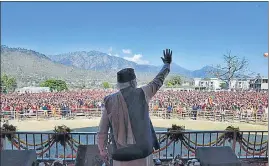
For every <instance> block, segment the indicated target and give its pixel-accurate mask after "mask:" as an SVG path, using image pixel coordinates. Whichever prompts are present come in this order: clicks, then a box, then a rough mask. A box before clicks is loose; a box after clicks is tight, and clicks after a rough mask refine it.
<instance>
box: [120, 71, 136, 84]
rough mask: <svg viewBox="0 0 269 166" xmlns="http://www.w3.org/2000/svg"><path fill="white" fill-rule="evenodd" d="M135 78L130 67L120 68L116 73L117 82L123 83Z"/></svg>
mask: <svg viewBox="0 0 269 166" xmlns="http://www.w3.org/2000/svg"><path fill="white" fill-rule="evenodd" d="M135 78H136V76H135V72H134V69H132V68H125V69H122V70H120V71H119V72H118V73H117V81H118V83H125V82H129V81H131V80H134V79H135Z"/></svg>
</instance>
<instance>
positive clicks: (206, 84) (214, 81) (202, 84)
mask: <svg viewBox="0 0 269 166" xmlns="http://www.w3.org/2000/svg"><path fill="white" fill-rule="evenodd" d="M222 82H223V81H221V80H220V79H218V78H207V79H203V78H194V86H195V87H196V88H199V89H204V90H212V91H216V90H219V89H221V88H220V84H221V83H222Z"/></svg>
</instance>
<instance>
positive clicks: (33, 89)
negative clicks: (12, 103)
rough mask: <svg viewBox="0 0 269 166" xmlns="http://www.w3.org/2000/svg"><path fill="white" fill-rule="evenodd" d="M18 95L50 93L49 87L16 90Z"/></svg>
mask: <svg viewBox="0 0 269 166" xmlns="http://www.w3.org/2000/svg"><path fill="white" fill-rule="evenodd" d="M16 91H17V92H18V93H42V92H50V88H49V87H23V88H20V89H17V90H16Z"/></svg>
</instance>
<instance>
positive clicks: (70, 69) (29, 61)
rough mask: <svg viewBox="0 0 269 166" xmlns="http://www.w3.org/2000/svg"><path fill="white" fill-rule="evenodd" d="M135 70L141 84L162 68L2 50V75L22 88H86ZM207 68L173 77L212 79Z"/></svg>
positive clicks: (98, 57)
mask: <svg viewBox="0 0 269 166" xmlns="http://www.w3.org/2000/svg"><path fill="white" fill-rule="evenodd" d="M126 67H132V68H134V69H135V71H136V72H137V77H138V80H139V81H140V82H148V81H150V80H151V79H152V78H153V77H154V76H155V74H156V73H157V72H158V71H159V70H160V69H161V66H153V65H140V64H137V63H135V62H131V61H128V60H125V59H123V58H120V57H115V56H110V55H108V54H106V53H102V52H98V51H90V52H85V51H81V52H71V53H65V54H60V55H44V54H41V53H39V52H36V51H33V50H27V49H23V48H9V47H7V46H1V73H6V74H9V75H12V76H15V77H16V78H17V79H18V80H19V81H20V82H22V84H27V83H28V84H30V83H29V82H33V81H34V82H36V83H37V84H38V83H39V82H40V81H42V80H45V79H48V78H57V79H64V80H66V81H68V82H71V83H72V84H85V82H86V83H88V82H89V80H100V81H109V82H115V81H116V78H115V76H116V71H118V70H120V69H122V68H126ZM209 70H212V67H210V66H205V67H204V68H202V69H200V70H196V71H191V70H188V69H185V68H182V67H180V66H179V65H177V64H176V63H173V64H172V65H171V74H172V75H173V74H180V75H182V76H186V77H210V75H208V71H209Z"/></svg>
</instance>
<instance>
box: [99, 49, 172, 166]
mask: <svg viewBox="0 0 269 166" xmlns="http://www.w3.org/2000/svg"><path fill="white" fill-rule="evenodd" d="M163 54H164V57H162V60H163V62H164V65H163V67H162V69H161V71H160V72H159V73H158V75H157V76H156V77H155V78H154V79H153V81H151V82H150V83H149V84H147V85H146V86H143V87H141V88H137V82H136V75H135V73H134V69H132V68H126V69H123V70H120V71H119V72H118V73H117V81H118V83H117V86H118V89H119V91H118V92H117V93H114V94H111V95H109V96H106V97H105V98H104V104H105V108H104V111H103V114H102V118H101V121H100V125H99V132H98V134H97V137H98V148H99V151H100V154H101V156H102V157H103V159H104V160H105V161H106V163H107V164H108V163H109V161H108V160H109V158H110V157H109V156H108V151H107V138H108V131H109V129H110V133H111V135H110V138H111V140H112V151H111V152H110V155H111V157H112V159H113V166H153V165H154V163H153V157H152V153H153V151H154V150H157V149H159V148H160V145H159V143H158V140H157V137H156V134H155V131H154V128H153V126H152V123H151V120H150V117H149V106H148V104H149V101H150V99H151V98H152V97H153V96H154V95H155V94H156V93H157V91H158V90H159V89H160V88H161V86H162V85H163V82H164V79H165V78H166V76H167V75H168V73H169V72H170V64H171V62H172V51H171V50H170V49H166V50H164V51H163Z"/></svg>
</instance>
